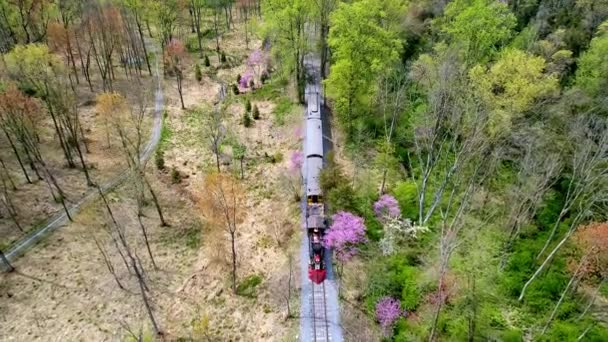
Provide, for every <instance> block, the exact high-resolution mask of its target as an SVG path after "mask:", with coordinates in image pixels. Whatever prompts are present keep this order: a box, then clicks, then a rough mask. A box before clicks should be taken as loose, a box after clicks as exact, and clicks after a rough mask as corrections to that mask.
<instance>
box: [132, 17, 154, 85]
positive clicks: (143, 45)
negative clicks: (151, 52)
mask: <svg viewBox="0 0 608 342" xmlns="http://www.w3.org/2000/svg"><path fill="white" fill-rule="evenodd" d="M135 25H137V32H138V33H139V39H140V40H141V46H142V48H143V49H144V57H145V58H146V65H147V66H148V72H149V73H150V76H152V67H151V66H150V58H149V57H148V48H147V47H146V41H145V39H144V32H143V30H142V27H141V20H140V19H139V17H138V16H137V15H136V16H135Z"/></svg>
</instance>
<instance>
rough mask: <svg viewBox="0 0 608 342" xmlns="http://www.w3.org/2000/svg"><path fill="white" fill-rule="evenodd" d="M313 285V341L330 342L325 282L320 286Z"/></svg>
mask: <svg viewBox="0 0 608 342" xmlns="http://www.w3.org/2000/svg"><path fill="white" fill-rule="evenodd" d="M311 284H312V296H311V300H312V305H311V307H312V330H313V331H312V333H313V341H315V342H329V341H331V337H330V336H331V335H330V334H329V324H328V320H327V306H326V305H325V298H326V296H325V282H323V283H321V284H320V285H316V284H315V283H313V282H311Z"/></svg>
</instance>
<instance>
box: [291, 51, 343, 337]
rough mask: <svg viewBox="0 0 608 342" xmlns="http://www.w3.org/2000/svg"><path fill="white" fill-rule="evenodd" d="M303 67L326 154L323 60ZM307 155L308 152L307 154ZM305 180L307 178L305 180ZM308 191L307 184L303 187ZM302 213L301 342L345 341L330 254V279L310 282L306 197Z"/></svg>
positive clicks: (306, 62)
mask: <svg viewBox="0 0 608 342" xmlns="http://www.w3.org/2000/svg"><path fill="white" fill-rule="evenodd" d="M304 65H305V67H306V71H307V74H308V76H309V77H308V80H307V83H306V95H305V97H306V102H308V97H309V96H310V95H312V94H313V93H315V92H319V95H320V100H321V118H322V123H323V154H324V155H327V153H328V152H329V151H330V150H331V149H332V147H333V145H332V140H331V127H330V120H329V117H328V112H327V111H324V110H323V108H324V107H325V100H324V96H323V88H322V87H321V69H320V65H321V61H320V60H319V58H318V57H317V56H315V55H312V54H308V55H307V56H305V58H304ZM304 113H306V110H305V111H304ZM303 127H306V114H305V115H304V126H303ZM302 143H303V145H302V146H303V148H305V146H306V136H304V139H303V141H302ZM305 155H306V153H305ZM305 170H306V158H304V163H303V165H302V175H303V176H304V175H305V174H304V172H305ZM303 179H306V178H305V177H303ZM303 186H304V189H306V184H303ZM300 207H301V214H302V231H303V234H302V243H301V246H300V272H301V281H302V284H301V292H300V301H301V305H300V337H299V339H300V341H302V342H308V341H315V342H321V341H332V342H342V340H343V337H342V326H341V325H340V307H339V305H338V287H337V283H336V279H335V277H334V272H333V267H332V262H331V252H330V251H329V250H326V251H325V253H324V255H325V265H327V266H326V267H327V277H326V279H325V281H324V282H323V283H322V284H319V285H316V284H314V283H313V282H311V281H310V279H308V260H309V250H308V249H309V246H308V236H307V235H306V196H302V201H301V203H300Z"/></svg>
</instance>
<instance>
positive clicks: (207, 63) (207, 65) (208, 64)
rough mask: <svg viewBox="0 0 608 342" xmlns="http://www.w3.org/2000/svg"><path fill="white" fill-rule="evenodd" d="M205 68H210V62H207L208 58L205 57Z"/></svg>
mask: <svg viewBox="0 0 608 342" xmlns="http://www.w3.org/2000/svg"><path fill="white" fill-rule="evenodd" d="M205 66H206V67H210V66H211V62H210V61H209V56H207V55H205Z"/></svg>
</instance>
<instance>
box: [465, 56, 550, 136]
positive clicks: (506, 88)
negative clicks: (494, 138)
mask: <svg viewBox="0 0 608 342" xmlns="http://www.w3.org/2000/svg"><path fill="white" fill-rule="evenodd" d="M544 69H545V60H544V59H543V58H542V57H535V56H531V55H529V54H527V53H525V52H523V51H520V50H515V49H513V50H511V49H510V50H507V51H505V52H504V53H503V54H502V55H501V56H500V58H499V59H498V61H496V63H495V64H494V65H492V66H491V67H490V69H489V70H486V69H485V68H484V67H482V66H479V65H478V66H475V67H473V68H472V69H471V71H470V73H469V76H470V78H471V81H472V82H473V86H474V87H475V88H476V90H477V91H478V94H479V96H480V97H481V98H482V100H483V101H484V102H485V103H486V105H487V106H488V107H489V108H490V110H491V111H492V115H491V117H490V131H491V133H494V134H496V133H498V132H501V131H503V132H505V131H506V130H507V129H508V128H509V127H510V125H511V121H512V120H513V119H515V118H517V117H520V116H521V114H522V113H523V112H525V111H526V110H528V109H529V108H530V107H531V105H532V104H533V103H534V101H535V100H536V99H538V98H539V97H541V96H543V95H547V94H549V93H551V92H554V91H556V90H557V89H558V82H557V79H556V78H555V76H553V75H547V74H545V73H543V71H544Z"/></svg>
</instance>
